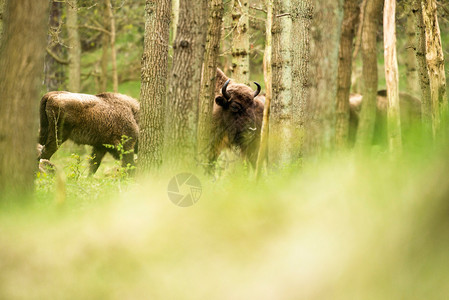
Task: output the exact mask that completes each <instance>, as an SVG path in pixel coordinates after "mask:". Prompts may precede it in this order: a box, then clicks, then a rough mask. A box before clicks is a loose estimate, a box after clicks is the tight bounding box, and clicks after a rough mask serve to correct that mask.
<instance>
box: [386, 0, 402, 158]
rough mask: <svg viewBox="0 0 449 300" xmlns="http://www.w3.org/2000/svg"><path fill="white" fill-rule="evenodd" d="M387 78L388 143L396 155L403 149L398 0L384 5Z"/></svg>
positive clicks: (390, 0) (391, 0) (392, 0)
mask: <svg viewBox="0 0 449 300" xmlns="http://www.w3.org/2000/svg"><path fill="white" fill-rule="evenodd" d="M384 55H385V80H386V84H387V98H388V113H387V119H388V145H389V148H390V152H391V153H394V154H395V155H397V154H400V153H401V150H402V140H401V119H400V116H401V115H400V108H399V71H398V60H397V54H396V0H385V5H384Z"/></svg>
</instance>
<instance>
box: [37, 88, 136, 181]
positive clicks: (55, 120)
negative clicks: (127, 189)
mask: <svg viewBox="0 0 449 300" xmlns="http://www.w3.org/2000/svg"><path fill="white" fill-rule="evenodd" d="M138 123H139V103H138V102H137V100H135V99H133V98H131V97H128V96H125V95H121V94H117V93H102V94H99V95H96V96H94V95H87V94H76V93H69V92H49V93H47V94H45V95H44V96H43V97H42V99H41V103H40V132H39V144H41V145H43V148H42V151H41V154H40V155H39V160H40V159H47V160H48V159H50V157H51V156H52V155H53V154H54V153H55V152H56V150H57V149H58V147H59V146H60V145H61V144H62V143H64V142H65V141H66V140H68V139H70V140H72V141H74V142H75V143H77V144H84V145H91V146H92V147H93V151H92V157H93V159H92V160H91V167H90V171H91V173H92V174H93V173H95V172H96V171H97V169H98V167H99V165H100V163H101V160H102V159H103V157H104V155H105V154H106V152H109V153H111V154H112V155H113V156H114V157H115V158H116V159H119V157H120V153H119V152H118V151H117V149H115V148H107V147H105V146H104V145H106V144H107V145H114V146H117V145H118V144H119V143H120V142H121V138H122V136H123V135H126V136H128V137H130V138H131V139H130V140H129V141H127V142H126V143H125V144H124V151H131V150H133V149H136V150H137V138H138V134H139V125H138ZM128 163H130V164H131V165H133V164H134V154H133V153H132V152H131V153H128V154H124V155H123V164H124V165H127V164H128Z"/></svg>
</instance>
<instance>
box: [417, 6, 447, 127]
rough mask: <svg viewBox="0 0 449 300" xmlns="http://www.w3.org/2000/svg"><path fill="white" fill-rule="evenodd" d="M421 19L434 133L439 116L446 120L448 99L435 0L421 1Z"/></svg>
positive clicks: (439, 121) (437, 125)
mask: <svg viewBox="0 0 449 300" xmlns="http://www.w3.org/2000/svg"><path fill="white" fill-rule="evenodd" d="M421 3H422V8H423V21H424V26H425V32H426V50H427V51H426V60H427V66H428V70H429V78H430V97H431V102H432V120H433V131H434V135H436V134H437V133H439V131H440V123H441V117H442V118H443V119H444V120H445V121H447V119H448V118H447V113H448V108H447V105H448V101H447V95H446V75H445V73H444V54H443V48H442V45H441V33H440V26H439V25H438V16H437V6H436V1H435V0H427V1H422V2H421Z"/></svg>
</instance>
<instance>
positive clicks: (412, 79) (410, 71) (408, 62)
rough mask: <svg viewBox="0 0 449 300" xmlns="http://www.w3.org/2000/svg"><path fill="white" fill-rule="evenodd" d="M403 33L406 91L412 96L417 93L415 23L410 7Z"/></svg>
mask: <svg viewBox="0 0 449 300" xmlns="http://www.w3.org/2000/svg"><path fill="white" fill-rule="evenodd" d="M405 33H406V35H407V44H406V55H405V58H406V59H405V69H406V81H405V84H406V89H407V91H408V92H409V93H410V94H412V95H417V94H418V93H419V83H418V72H417V66H416V56H415V49H414V48H415V39H416V36H415V22H414V18H413V15H412V9H411V7H408V8H407V20H406V28H405Z"/></svg>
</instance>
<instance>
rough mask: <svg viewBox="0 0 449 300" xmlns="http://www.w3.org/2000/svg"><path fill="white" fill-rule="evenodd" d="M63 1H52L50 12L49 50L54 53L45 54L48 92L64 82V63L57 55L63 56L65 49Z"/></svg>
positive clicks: (58, 88) (57, 88)
mask: <svg viewBox="0 0 449 300" xmlns="http://www.w3.org/2000/svg"><path fill="white" fill-rule="evenodd" d="M61 16H62V3H61V2H55V1H51V2H50V14H49V21H48V25H49V30H48V35H47V49H48V50H47V51H51V53H52V54H50V53H47V55H46V56H45V65H44V73H45V86H46V87H47V92H49V91H57V90H60V89H61V88H62V86H63V84H64V70H63V65H62V64H60V63H59V61H58V60H57V58H56V57H54V55H56V56H57V57H59V58H62V55H63V51H62V50H63V49H62V47H61V44H60V42H59V29H60V27H61V25H62V22H61Z"/></svg>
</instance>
